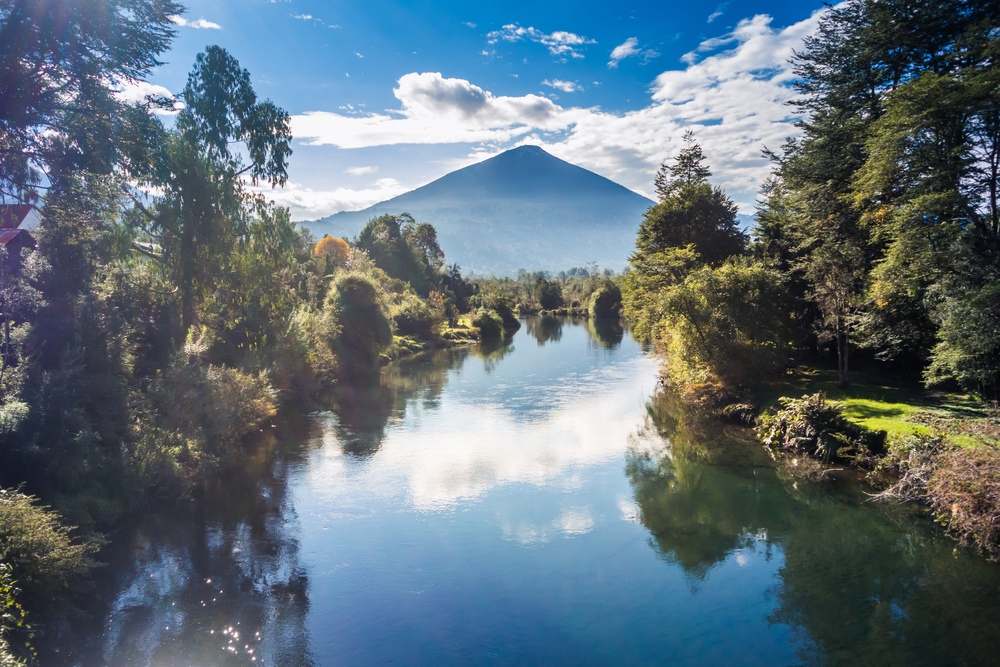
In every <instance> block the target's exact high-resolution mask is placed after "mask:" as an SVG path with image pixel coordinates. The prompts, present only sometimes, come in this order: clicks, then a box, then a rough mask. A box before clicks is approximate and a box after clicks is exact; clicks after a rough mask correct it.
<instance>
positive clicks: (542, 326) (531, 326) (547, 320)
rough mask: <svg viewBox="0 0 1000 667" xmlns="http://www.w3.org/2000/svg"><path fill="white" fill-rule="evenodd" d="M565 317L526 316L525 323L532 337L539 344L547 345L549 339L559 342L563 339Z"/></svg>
mask: <svg viewBox="0 0 1000 667" xmlns="http://www.w3.org/2000/svg"><path fill="white" fill-rule="evenodd" d="M563 319H564V318H562V317H553V316H552V315H539V316H537V317H528V318H526V319H525V320H524V324H525V326H526V327H527V329H528V333H529V334H530V335H531V337H532V338H534V339H535V341H537V342H538V344H539V345H545V344H546V343H548V342H549V341H552V342H559V341H560V340H562V329H563Z"/></svg>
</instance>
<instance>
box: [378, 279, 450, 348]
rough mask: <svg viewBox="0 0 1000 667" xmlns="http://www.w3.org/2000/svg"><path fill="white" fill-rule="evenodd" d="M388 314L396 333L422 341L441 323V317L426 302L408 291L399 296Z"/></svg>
mask: <svg viewBox="0 0 1000 667" xmlns="http://www.w3.org/2000/svg"><path fill="white" fill-rule="evenodd" d="M389 313H390V316H391V317H392V323H393V326H394V328H395V330H396V332H397V333H399V334H402V335H404V336H415V337H417V338H423V339H424V340H426V339H429V338H430V337H431V336H432V335H433V333H434V327H435V326H437V325H438V324H440V322H441V316H440V315H439V314H438V313H436V312H434V309H433V308H431V306H430V305H429V304H428V303H427V302H426V301H424V300H423V299H421V298H420V297H418V296H417V295H416V294H414V293H413V292H409V291H408V292H404V293H403V294H401V295H400V296H399V298H398V299H397V301H396V302H395V303H393V304H392V305H391V306H390V307H389Z"/></svg>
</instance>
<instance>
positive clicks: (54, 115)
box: [0, 0, 183, 202]
mask: <svg viewBox="0 0 1000 667" xmlns="http://www.w3.org/2000/svg"><path fill="white" fill-rule="evenodd" d="M182 11H183V8H182V7H181V6H180V5H179V4H178V3H176V2H173V1H172V0H61V1H60V2H53V1H52V0H6V1H5V2H3V3H0V100H3V103H2V104H0V196H2V197H4V198H7V199H14V200H17V201H26V202H31V201H34V200H35V199H36V197H37V195H38V192H39V190H45V189H47V188H49V187H51V186H52V185H53V184H54V182H57V181H59V180H60V178H61V176H62V174H63V173H65V172H67V171H68V170H70V169H72V168H86V169H90V170H93V171H103V172H108V171H110V170H111V169H113V168H114V167H115V166H116V161H117V159H118V158H120V157H121V152H122V149H123V146H122V139H121V138H122V137H123V136H124V135H126V134H128V133H127V132H123V125H127V124H128V123H129V122H130V121H132V120H135V119H136V118H137V116H135V115H133V114H127V113H125V108H126V105H125V104H124V103H123V102H121V101H119V100H118V99H117V98H116V97H115V91H116V90H117V89H118V88H120V87H121V86H123V85H128V84H129V83H132V82H134V81H136V80H140V79H143V78H144V77H145V76H146V75H147V74H148V73H149V71H150V70H151V69H152V68H153V67H155V66H157V65H159V64H160V60H159V57H160V54H162V53H163V52H164V51H166V49H167V48H168V47H169V45H170V42H171V40H172V39H173V36H174V28H175V26H174V24H173V23H172V22H171V20H170V17H171V16H173V15H176V14H180V13H181V12H182Z"/></svg>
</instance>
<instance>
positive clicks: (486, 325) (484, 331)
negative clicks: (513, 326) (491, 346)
mask: <svg viewBox="0 0 1000 667" xmlns="http://www.w3.org/2000/svg"><path fill="white" fill-rule="evenodd" d="M472 325H473V326H474V327H476V328H477V329H479V340H480V341H482V342H484V343H488V342H495V341H498V340H500V339H501V338H503V334H504V326H503V319H502V318H501V317H500V315H499V314H498V313H497V312H496V311H494V310H489V309H486V308H480V309H479V310H477V311H476V316H475V317H474V318H473V319H472Z"/></svg>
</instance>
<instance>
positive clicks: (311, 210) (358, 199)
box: [255, 178, 411, 220]
mask: <svg viewBox="0 0 1000 667" xmlns="http://www.w3.org/2000/svg"><path fill="white" fill-rule="evenodd" d="M410 189H411V188H407V187H404V186H403V185H402V184H401V183H400V182H399V181H397V180H396V179H394V178H380V179H378V180H376V181H375V182H374V183H372V184H371V185H369V186H367V187H362V188H334V189H332V190H316V189H313V188H309V187H305V186H303V185H300V184H298V183H295V182H292V181H289V182H288V183H286V184H285V187H283V188H273V189H272V188H269V187H257V188H255V190H256V191H258V192H260V193H261V194H263V195H264V196H265V197H267V198H268V199H270V200H271V201H273V202H274V203H275V204H277V205H279V206H286V207H288V209H289V211H290V212H291V215H292V219H293V220H313V219H316V218H322V217H323V216H326V215H330V214H331V213H337V212H339V211H356V210H358V209H362V208H367V207H368V206H371V205H372V204H375V203H377V202H380V201H384V200H386V199H391V198H393V197H395V196H396V195H399V194H402V193H404V192H406V191H407V190H410Z"/></svg>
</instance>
